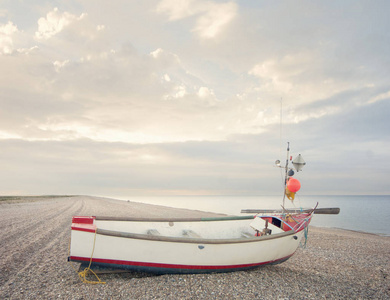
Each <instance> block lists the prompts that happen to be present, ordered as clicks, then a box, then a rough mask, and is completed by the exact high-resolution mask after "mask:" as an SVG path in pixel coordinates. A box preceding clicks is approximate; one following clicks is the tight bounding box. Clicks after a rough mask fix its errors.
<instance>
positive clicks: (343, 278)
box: [0, 196, 390, 299]
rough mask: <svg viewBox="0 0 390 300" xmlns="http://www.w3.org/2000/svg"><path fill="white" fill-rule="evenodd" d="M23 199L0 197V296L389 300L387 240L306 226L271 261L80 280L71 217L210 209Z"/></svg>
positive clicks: (103, 200) (90, 199)
mask: <svg viewBox="0 0 390 300" xmlns="http://www.w3.org/2000/svg"><path fill="white" fill-rule="evenodd" d="M27 198H28V197H27ZM27 198H26V199H24V200H26V201H25V202H20V201H19V202H14V203H5V202H3V201H0V226H1V228H2V229H3V230H2V231H0V249H1V250H0V251H1V253H4V255H2V256H0V270H1V272H0V298H1V299H31V298H39V299H52V298H61V299H81V298H84V299H92V298H97V299H110V298H125V299H137V298H142V299H156V298H163V299H178V298H180V299H226V298H229V299H254V298H255V299H280V298H283V299H302V298H305V299H318V298H325V299H334V298H337V299H351V298H355V299H356V298H358V299H368V298H371V299H389V298H390V276H389V275H390V239H389V237H386V236H379V235H376V234H371V233H363V234H362V232H355V231H349V230H345V229H335V228H325V227H314V226H310V227H309V236H308V241H307V245H306V248H298V250H297V252H296V253H295V254H294V256H293V257H291V258H290V259H289V260H287V261H286V262H283V263H281V264H279V265H270V266H263V267H259V268H255V269H252V270H249V271H237V272H233V273H214V274H197V275H190V274H189V275H160V276H156V275H151V274H142V273H134V272H130V273H120V274H105V275H101V276H99V277H100V278H101V280H103V281H105V282H106V284H104V285H90V284H84V283H82V282H81V281H80V280H79V278H78V276H77V273H75V271H74V270H73V269H72V267H71V266H70V264H69V263H68V262H67V256H68V247H69V237H70V225H71V218H72V216H74V215H103V214H104V215H116V216H130V215H132V216H141V215H142V216H150V217H153V216H159V215H164V216H166V217H175V216H176V217H177V216H180V217H199V216H216V215H218V214H215V213H211V212H202V211H193V210H188V209H176V208H169V207H166V206H156V205H150V204H144V203H139V202H127V201H122V200H115V199H108V198H101V197H90V196H72V197H54V198H49V199H48V198H47V197H46V198H44V199H42V198H41V199H38V198H34V199H32V198H28V199H27ZM19 200H20V199H19ZM30 200H34V201H30ZM219 215H222V214H219ZM75 267H77V264H75ZM368 270H369V271H368ZM91 279H92V278H91Z"/></svg>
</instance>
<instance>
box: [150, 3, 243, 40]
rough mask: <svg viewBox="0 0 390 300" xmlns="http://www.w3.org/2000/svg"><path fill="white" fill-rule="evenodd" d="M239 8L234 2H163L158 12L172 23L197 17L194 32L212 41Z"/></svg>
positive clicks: (158, 7)
mask: <svg viewBox="0 0 390 300" xmlns="http://www.w3.org/2000/svg"><path fill="white" fill-rule="evenodd" d="M237 10H238V6H237V4H236V3H234V2H226V3H217V2H213V1H203V0H200V1H194V0H184V1H181V0H162V1H161V2H160V3H159V5H158V6H157V12H159V13H163V14H167V15H168V18H169V20H170V21H177V20H181V19H185V18H189V17H192V16H196V22H195V26H194V28H193V29H192V31H193V32H196V33H198V35H199V37H201V38H204V39H211V38H214V37H216V36H217V35H218V34H219V33H221V32H222V31H223V29H224V27H225V26H227V25H228V24H229V23H230V22H231V21H232V20H233V19H234V18H235V16H236V15H237Z"/></svg>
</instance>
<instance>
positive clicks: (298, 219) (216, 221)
mask: <svg viewBox="0 0 390 300" xmlns="http://www.w3.org/2000/svg"><path fill="white" fill-rule="evenodd" d="M288 151H289V147H288V148H287V159H286V165H285V167H283V168H285V181H284V189H285V192H284V196H283V205H282V208H283V210H282V211H280V212H271V211H267V210H266V211H261V210H256V213H259V214H257V215H249V216H248V215H244V216H242V215H241V216H226V217H218V218H199V219H188V218H187V219H178V218H176V219H166V218H158V219H150V218H119V217H102V216H76V217H73V220H72V230H71V245H70V255H69V258H68V259H69V261H74V262H80V263H82V264H84V265H89V266H91V267H99V266H100V267H108V268H120V269H130V270H135V271H143V272H154V273H160V274H163V273H206V272H228V271H237V270H245V269H249V268H254V267H258V266H261V265H266V264H277V263H281V262H283V261H286V260H287V259H289V258H290V257H291V256H292V255H293V254H294V253H295V252H296V250H297V248H298V246H299V245H300V244H301V243H302V242H304V243H305V244H306V239H307V231H308V226H309V223H310V220H311V218H312V216H313V214H314V213H315V211H316V210H315V209H316V207H317V206H316V207H315V208H314V209H309V210H295V211H291V210H290V211H288V210H286V209H285V208H284V200H285V198H286V197H288V198H289V199H290V200H293V199H294V196H295V193H296V192H297V191H298V190H299V188H300V183H299V181H297V180H296V179H295V178H292V176H293V175H294V172H293V171H292V169H291V168H289V167H288V166H289V162H290V161H291V162H292V164H293V165H294V168H295V170H296V171H300V169H301V168H302V166H303V165H304V164H305V162H304V161H303V159H302V157H301V156H300V155H299V156H298V157H297V158H296V159H294V160H293V161H292V158H288V157H289V156H288ZM276 165H277V166H278V167H281V166H280V161H279V160H278V161H276ZM244 212H246V211H244Z"/></svg>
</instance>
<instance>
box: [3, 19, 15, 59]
mask: <svg viewBox="0 0 390 300" xmlns="http://www.w3.org/2000/svg"><path fill="white" fill-rule="evenodd" d="M16 32H18V27H17V26H16V25H14V24H13V23H12V22H8V23H7V24H5V25H0V53H3V54H11V53H12V51H13V50H14V43H13V39H12V36H13V35H14V34H15V33H16Z"/></svg>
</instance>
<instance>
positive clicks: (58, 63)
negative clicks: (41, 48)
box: [53, 59, 69, 72]
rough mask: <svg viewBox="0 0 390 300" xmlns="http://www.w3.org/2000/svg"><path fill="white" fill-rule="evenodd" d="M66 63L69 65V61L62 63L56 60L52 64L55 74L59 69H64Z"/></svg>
mask: <svg viewBox="0 0 390 300" xmlns="http://www.w3.org/2000/svg"><path fill="white" fill-rule="evenodd" d="M68 63H69V59H67V60H64V61H58V60H56V61H55V62H53V65H54V68H55V70H56V72H59V71H60V70H61V68H63V67H65V65H67V64H68Z"/></svg>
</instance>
